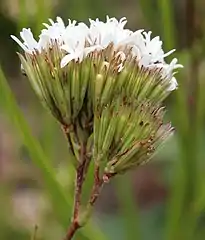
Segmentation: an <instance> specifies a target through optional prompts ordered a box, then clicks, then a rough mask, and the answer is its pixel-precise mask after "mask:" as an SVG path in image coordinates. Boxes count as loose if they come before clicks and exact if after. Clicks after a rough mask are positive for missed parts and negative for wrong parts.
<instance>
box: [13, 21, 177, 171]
mask: <svg viewBox="0 0 205 240" xmlns="http://www.w3.org/2000/svg"><path fill="white" fill-rule="evenodd" d="M89 22H90V23H89V25H88V26H87V25H86V24H84V23H81V22H80V23H77V22H76V21H73V22H72V21H71V20H69V21H68V24H67V25H66V24H65V23H64V22H63V20H62V19H61V18H60V17H57V19H56V22H54V21H53V20H49V24H45V23H44V26H45V29H43V30H42V31H41V33H40V35H39V38H38V40H35V39H34V37H33V34H32V32H31V30H30V29H23V30H22V32H21V33H20V36H21V38H22V40H23V42H21V41H20V40H19V39H18V38H17V37H15V36H13V35H12V36H11V37H12V38H13V39H14V40H15V41H16V42H17V43H18V44H19V45H20V46H21V47H22V48H23V50H24V51H25V56H22V55H20V59H21V63H22V66H23V68H24V70H25V72H26V74H27V75H28V78H29V80H30V81H31V84H32V86H33V87H34V89H35V91H36V93H37V95H38V96H39V97H40V98H41V100H42V101H43V102H44V104H45V105H46V107H48V108H49V109H50V111H51V112H52V114H53V115H54V116H55V117H56V118H57V120H58V121H59V122H60V123H61V124H62V125H63V126H72V127H75V129H76V128H77V129H78V131H77V132H75V134H77V135H79V136H76V138H77V139H80V138H83V140H82V139H81V140H82V141H87V143H89V144H88V147H87V148H88V149H87V150H88V151H89V152H90V155H91V156H93V157H94V159H95V160H96V161H98V163H99V164H100V163H101V162H105V161H106V163H107V164H106V167H105V171H106V172H107V173H117V172H123V171H125V170H126V169H130V168H131V167H132V166H136V165H139V164H142V163H144V162H146V161H147V160H148V159H150V157H151V156H152V155H153V153H154V152H155V149H156V148H157V147H158V145H160V144H161V143H162V142H163V141H164V139H165V138H166V137H167V136H168V135H170V133H171V132H172V128H171V126H170V124H164V123H163V115H164V111H163V108H162V107H161V105H162V101H163V100H164V99H165V98H166V97H167V96H168V95H169V93H170V91H172V90H174V89H176V88H177V81H176V78H175V77H174V75H175V73H176V70H177V69H178V68H181V67H182V65H180V64H178V63H177V59H176V58H174V59H173V60H172V61H171V63H170V64H168V63H166V62H165V58H166V57H167V56H168V55H170V54H172V53H173V52H174V51H175V50H174V49H173V50H170V51H169V52H167V53H165V52H164V51H163V49H162V41H161V40H160V38H159V37H154V38H151V32H145V31H144V30H137V31H135V32H133V31H131V30H129V29H126V28H125V25H126V23H127V20H126V18H121V19H120V20H119V21H118V20H117V19H116V18H109V17H107V19H106V22H102V21H100V20H99V19H96V20H91V19H90V20H89ZM71 129H73V128H71ZM82 136H83V137H82ZM136 159H137V160H136ZM103 166H104V165H103Z"/></svg>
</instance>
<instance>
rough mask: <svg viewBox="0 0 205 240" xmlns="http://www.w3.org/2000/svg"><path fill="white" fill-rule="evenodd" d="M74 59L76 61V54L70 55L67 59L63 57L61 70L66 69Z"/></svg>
mask: <svg viewBox="0 0 205 240" xmlns="http://www.w3.org/2000/svg"><path fill="white" fill-rule="evenodd" d="M73 59H75V55H74V54H68V55H66V56H65V57H63V58H62V60H61V68H63V67H65V66H66V65H67V64H68V63H69V62H70V61H72V60H73Z"/></svg>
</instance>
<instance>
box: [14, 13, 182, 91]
mask: <svg viewBox="0 0 205 240" xmlns="http://www.w3.org/2000/svg"><path fill="white" fill-rule="evenodd" d="M49 21H50V25H49V24H46V23H44V26H45V27H46V28H45V29H43V30H42V31H41V34H40V36H39V40H38V41H36V40H35V39H34V37H33V34H32V32H31V30H30V29H26V28H24V29H23V30H22V32H21V33H20V36H21V38H22V40H23V43H22V42H21V41H20V40H19V39H18V38H17V37H15V36H13V35H12V38H13V39H14V40H15V41H16V42H17V43H18V44H19V45H20V46H21V47H22V48H23V50H24V51H25V52H27V53H29V54H36V53H37V52H38V53H41V52H42V51H43V50H47V49H48V48H49V47H52V45H53V44H54V43H57V44H58V46H59V48H60V49H61V50H62V52H63V53H64V56H63V58H62V59H61V67H62V68H63V67H65V66H66V65H67V64H68V63H69V62H70V61H72V60H74V61H76V62H81V61H82V60H83V59H85V58H86V57H87V56H88V55H89V54H90V53H93V52H96V51H99V52H100V51H101V50H104V49H106V48H108V47H109V46H112V54H114V55H116V56H118V57H119V58H120V60H121V61H120V64H119V66H118V72H120V71H122V69H123V67H124V64H125V62H126V61H127V60H128V59H129V60H130V58H132V59H135V60H136V62H137V64H138V65H139V66H144V67H146V68H149V69H155V68H159V69H161V74H162V76H163V77H164V78H167V79H169V81H170V84H169V87H168V88H167V90H169V91H171V90H174V89H176V88H177V81H176V79H175V77H174V74H175V70H176V69H177V68H180V67H182V65H180V64H177V59H176V58H174V59H173V60H172V61H171V63H170V64H167V63H166V62H165V61H164V58H165V57H166V56H168V55H170V54H171V53H173V52H174V51H175V50H174V49H173V50H171V51H169V52H167V53H164V51H163V49H162V41H160V39H159V37H155V38H153V39H151V32H145V31H144V30H137V31H135V32H133V31H131V30H128V29H125V28H124V27H125V24H126V23H127V20H126V18H121V19H120V20H119V21H118V20H117V19H116V18H109V17H107V21H106V22H102V21H100V20H99V19H96V20H91V19H90V25H89V26H87V25H86V24H84V23H81V22H80V23H77V22H76V21H73V22H72V21H71V20H69V22H68V25H67V26H66V25H65V24H64V22H63V20H62V19H61V18H60V17H57V20H56V22H54V21H53V20H51V19H50V20H49ZM108 64H109V63H108Z"/></svg>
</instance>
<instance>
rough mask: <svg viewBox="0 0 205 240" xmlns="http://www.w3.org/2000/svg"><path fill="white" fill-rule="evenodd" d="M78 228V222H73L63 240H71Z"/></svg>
mask: <svg viewBox="0 0 205 240" xmlns="http://www.w3.org/2000/svg"><path fill="white" fill-rule="evenodd" d="M78 228H80V226H79V224H78V222H75V221H73V222H72V224H71V226H70V227H69V229H68V232H67V235H66V237H65V240H71V239H72V238H73V236H74V235H75V233H76V231H77V230H78Z"/></svg>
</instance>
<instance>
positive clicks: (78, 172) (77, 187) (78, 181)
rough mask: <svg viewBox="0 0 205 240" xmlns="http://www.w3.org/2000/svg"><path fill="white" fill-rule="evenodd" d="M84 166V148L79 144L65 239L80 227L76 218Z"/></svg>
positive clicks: (79, 203) (70, 237) (67, 239)
mask: <svg viewBox="0 0 205 240" xmlns="http://www.w3.org/2000/svg"><path fill="white" fill-rule="evenodd" d="M85 166H86V148H85V145H84V144H81V147H80V157H79V163H78V167H77V170H76V180H75V197H74V208H73V217H72V222H71V225H70V227H69V229H68V231H67V234H66V237H65V240H70V239H72V237H73V236H74V234H75V233H76V231H77V230H78V229H79V228H80V227H81V225H80V224H79V219H78V218H79V209H80V206H81V193H82V186H83V182H84V169H85Z"/></svg>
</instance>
